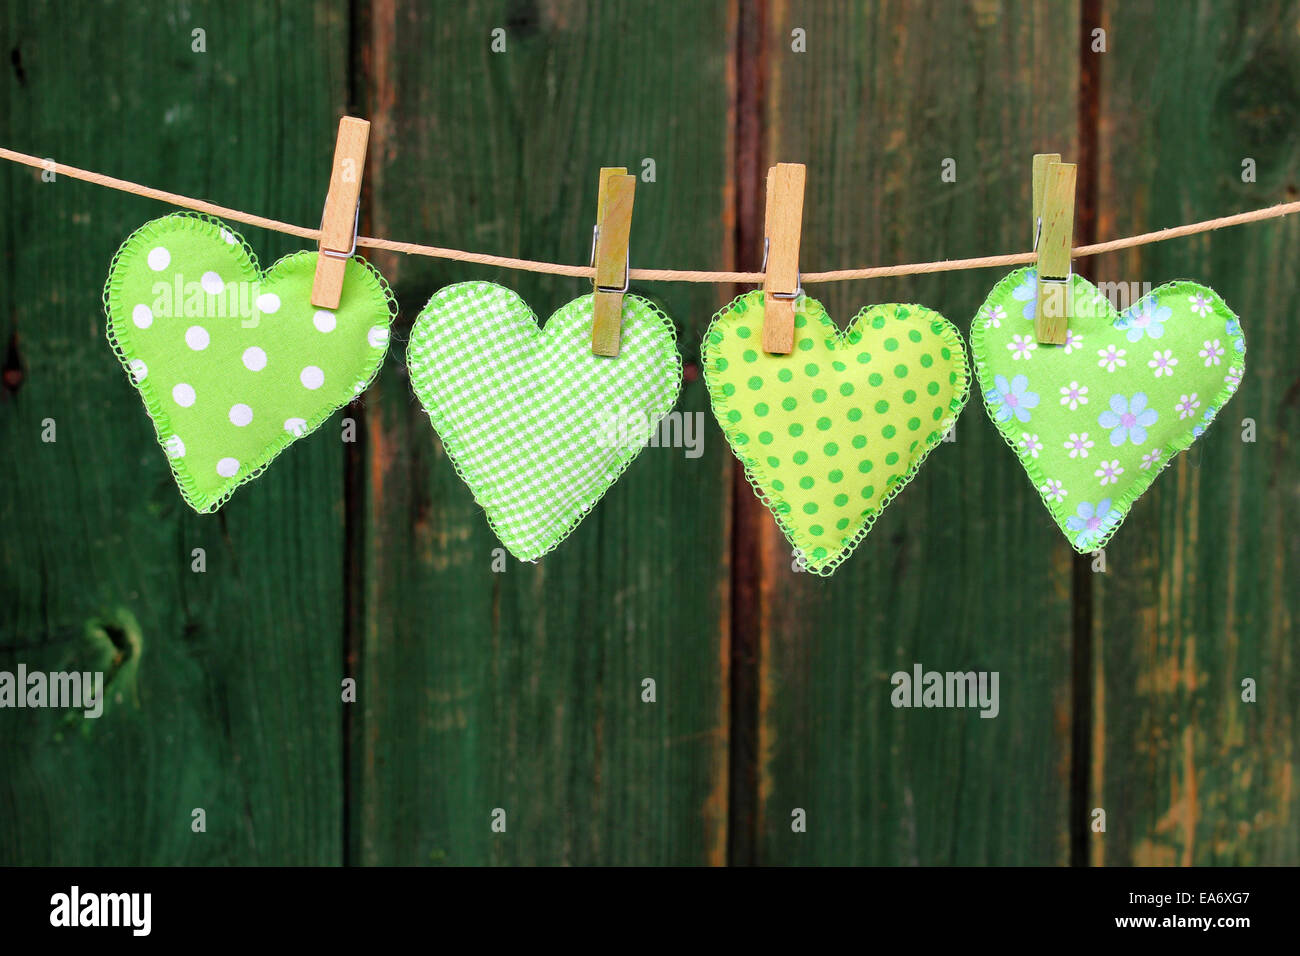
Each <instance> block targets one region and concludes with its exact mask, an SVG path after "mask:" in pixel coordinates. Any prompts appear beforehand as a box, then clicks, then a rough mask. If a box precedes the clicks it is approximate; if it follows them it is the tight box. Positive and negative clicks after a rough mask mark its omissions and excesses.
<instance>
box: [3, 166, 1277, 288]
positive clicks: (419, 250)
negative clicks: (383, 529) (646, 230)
mask: <svg viewBox="0 0 1300 956" xmlns="http://www.w3.org/2000/svg"><path fill="white" fill-rule="evenodd" d="M0 159H7V160H9V161H10V162H14V163H21V164H23V165H26V166H33V167H35V168H37V169H46V170H52V171H53V172H54V173H56V174H57V175H61V176H67V177H68V178H69V179H79V180H82V181H83V182H88V183H94V184H95V185H97V186H106V187H108V188H109V189H117V190H120V191H121V192H125V193H131V194H132V195H135V196H144V197H146V198H148V199H157V200H158V201H159V202H165V203H169V204H170V205H173V206H180V207H182V208H184V209H193V210H195V211H197V212H205V213H208V214H210V215H213V216H218V217H220V218H222V219H229V220H231V221H233V222H241V223H244V224H245V225H249V226H257V227H258V228H260V229H269V230H271V231H272V232H282V233H285V234H287V235H290V236H297V237H299V238H301V239H310V240H313V241H316V242H319V241H320V230H319V229H309V228H308V227H306V226H295V225H293V224H292V223H287V222H280V221H279V220H278V219H267V218H266V217H265V216H257V215H254V214H253V213H248V212H244V211H242V210H240V209H230V208H229V207H226V206H218V205H217V204H216V203H210V202H206V201H204V200H202V199H194V198H192V197H190V196H182V195H180V194H179V193H172V192H167V191H166V190H165V189H155V188H154V187H153V186H142V185H140V184H139V183H133V182H130V181H129V180H125V179H117V178H116V177H113V176H106V175H104V174H103V173H96V172H92V171H90V170H86V169H78V168H77V167H76V166H68V165H66V164H64V163H56V162H52V161H50V160H48V159H43V158H41V157H39V156H31V155H29V154H27V153H20V152H17V151H16V150H12V149H5V148H4V147H2V146H0ZM1293 212H1300V202H1289V203H1279V204H1278V205H1275V206H1266V207H1264V208H1263V209H1256V210H1253V211H1251V212H1242V213H1237V214H1236V215H1233V216H1222V217H1220V218H1218V219H1206V220H1204V221H1202V222H1191V223H1187V224H1186V225H1182V226H1172V227H1170V228H1168V229H1158V230H1156V231H1155V232H1144V233H1142V234H1141V235H1138V236H1128V237H1127V238H1124V239H1112V240H1110V241H1109V242H1098V243H1094V244H1092V245H1088V246H1075V247H1074V248H1073V249H1071V250H1070V255H1071V256H1072V257H1073V258H1075V259H1082V258H1083V257H1085V256H1096V255H1101V254H1102V253H1104V252H1115V251H1117V250H1120V249H1131V248H1133V247H1134V246H1145V245H1148V244H1149V243H1153V242H1164V241H1165V240H1167V239H1179V238H1181V237H1183V236H1193V235H1196V234H1198V233H1202V232H1210V231H1212V230H1215V229H1223V228H1225V227H1228V226H1241V225H1245V224H1246V223H1250V222H1261V221H1263V220H1265V219H1278V218H1281V217H1282V216H1287V215H1290V214H1291V213H1293ZM357 245H358V246H364V247H365V248H368V249H384V250H387V251H389V252H402V253H406V254H407V255H413V256H428V257H430V258H432V259H450V260H453V261H455V262H469V263H473V264H474V265H483V266H497V267H499V268H502V269H515V270H518V271H521V272H544V273H547V274H549V275H558V276H572V277H574V278H578V279H590V278H593V276H594V275H595V270H594V269H593V268H591V267H590V266H570V265H564V264H562V263H558V262H538V261H536V260H533V259H514V258H511V257H509V256H493V255H488V254H486V253H482V252H466V251H465V250H463V249H444V248H441V247H439V246H424V245H420V244H419V243H415V242H399V241H397V240H395V239H375V238H371V237H369V236H358V237H357ZM1037 259H1038V254H1037V253H1035V252H1017V253H1012V254H1010V255H1002V256H980V257H977V258H974V259H941V260H939V261H937V262H911V263H906V264H903V265H896V266H873V267H870V268H866V269H837V270H834V271H831V272H805V273H804V274H803V275H802V277H801V278H802V281H803V282H846V281H848V280H850V279H880V278H885V277H886V276H908V275H921V274H926V273H932V272H956V271H960V270H964V269H994V268H999V267H1002V268H1005V267H1007V266H1019V265H1025V264H1026V263H1030V262H1035V261H1037ZM630 276H631V278H632V279H638V280H641V281H649V282H727V283H743V282H754V283H761V282H762V281H763V273H761V272H703V271H698V270H693V269H632V270H630Z"/></svg>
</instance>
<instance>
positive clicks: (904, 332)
mask: <svg viewBox="0 0 1300 956" xmlns="http://www.w3.org/2000/svg"><path fill="white" fill-rule="evenodd" d="M794 325H795V344H794V350H793V351H792V352H791V353H790V354H789V355H769V354H767V353H766V352H764V351H763V347H762V344H761V343H762V338H763V293H762V292H761V291H755V292H750V293H747V294H745V295H742V296H740V297H739V298H737V299H736V300H735V301H733V302H732V303H731V304H730V305H728V306H727V307H726V308H725V309H723V310H722V311H721V312H719V313H718V314H717V315H716V316H715V317H714V319H713V323H712V324H711V325H710V326H709V330H708V332H707V333H706V334H705V337H704V350H703V362H704V378H705V382H706V383H707V384H708V387H709V396H710V398H711V400H712V404H713V414H714V415H716V416H717V419H718V424H719V425H721V426H722V432H723V434H724V435H726V436H727V441H728V442H729V443H730V444H731V449H732V451H733V452H735V455H736V457H737V458H738V459H740V461H741V463H742V464H743V465H744V466H745V474H746V476H747V477H748V478H749V481H750V484H752V485H753V486H754V488H755V490H756V492H757V493H758V496H759V497H760V498H761V499H762V500H763V502H764V504H766V505H767V506H768V508H770V509H771V511H772V514H773V515H774V516H775V518H776V522H777V524H778V525H779V526H780V528H781V531H782V532H783V533H784V534H785V536H786V539H787V540H789V542H790V544H791V546H793V547H794V548H795V550H796V551H797V552H798V553H799V554H800V555H801V556H802V558H803V560H804V563H805V565H806V567H807V568H808V569H809V570H810V571H812V572H814V573H816V574H821V575H828V574H830V573H831V572H833V571H834V570H835V568H837V567H838V566H839V564H840V562H842V561H843V560H844V559H845V558H847V557H848V556H849V554H850V553H852V551H853V549H854V548H855V547H857V545H858V542H860V541H861V540H862V538H863V537H865V535H866V533H867V532H868V531H869V530H870V529H871V524H872V522H874V521H875V519H876V516H877V515H879V514H880V512H881V511H883V510H884V508H885V506H886V505H888V504H889V502H890V501H891V500H892V499H893V497H894V496H895V495H896V494H898V493H899V491H901V490H902V489H903V487H904V486H905V485H906V484H907V483H908V482H909V481H911V480H912V477H913V476H914V475H915V474H916V471H917V469H918V468H919V467H920V466H921V463H922V462H923V461H925V458H926V456H927V455H928V454H929V453H930V451H931V450H932V449H933V448H934V446H935V445H937V444H939V442H941V441H942V440H943V436H944V434H945V433H946V432H947V431H948V430H949V429H950V428H951V427H952V425H953V423H954V422H955V421H956V420H957V415H958V414H959V413H960V412H961V410H962V407H963V406H964V405H965V404H966V398H967V395H968V393H969V390H970V374H969V370H968V368H967V365H966V350H965V349H964V347H963V344H962V340H961V336H960V335H959V334H958V332H957V330H956V329H955V328H954V327H953V325H952V324H951V323H950V322H948V321H947V320H945V319H944V318H943V316H941V315H939V313H937V312H934V311H933V310H931V309H927V308H925V307H923V306H919V305H873V306H868V307H867V308H864V309H863V310H862V311H861V312H859V313H858V315H857V317H856V318H855V319H854V320H853V322H852V324H851V325H850V326H849V328H848V330H847V331H845V332H842V333H841V332H839V331H837V330H836V328H835V323H834V322H832V321H831V319H830V317H829V316H828V315H827V314H826V310H825V309H824V308H822V305H821V303H820V302H818V301H817V300H816V299H811V298H808V297H807V296H801V297H800V298H799V300H798V301H797V303H796V306H795V321H794Z"/></svg>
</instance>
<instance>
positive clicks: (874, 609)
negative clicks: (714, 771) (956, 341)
mask: <svg viewBox="0 0 1300 956" xmlns="http://www.w3.org/2000/svg"><path fill="white" fill-rule="evenodd" d="M1077 18H1078V14H1077V9H1076V8H1075V6H1074V5H1073V4H1070V3H1061V4H1051V5H1042V4H1035V3H1028V2H1026V3H1001V4H993V3H976V4H969V3H938V4H925V5H924V6H922V5H912V4H903V3H855V4H833V5H832V4H816V3H774V4H773V5H772V8H771V14H770V29H771V35H770V39H769V49H770V50H771V51H772V52H771V53H770V55H769V57H768V58H767V63H768V65H769V68H770V69H771V70H772V74H771V75H770V76H769V77H768V83H769V89H770V91H771V92H770V94H769V96H768V108H769V113H768V124H769V128H770V130H771V135H770V139H769V143H768V161H770V162H774V161H777V160H797V161H806V162H807V163H808V164H809V166H810V168H811V169H813V170H815V171H816V174H815V175H813V176H810V179H809V187H808V196H807V202H806V211H805V215H804V245H803V252H802V258H803V262H804V266H805V268H808V269H812V268H814V267H816V268H824V267H831V266H839V265H841V264H845V263H854V264H861V263H890V262H908V261H915V260H926V259H936V258H941V257H944V256H963V255H974V254H977V253H978V252H983V251H987V250H990V249H1016V248H1023V247H1024V246H1025V244H1026V237H1025V235H1024V225H1023V224H1024V221H1025V217H1026V215H1027V214H1028V211H1029V209H1030V206H1031V201H1032V197H1031V175H1030V161H1031V157H1032V155H1033V154H1034V152H1035V151H1041V150H1043V149H1044V148H1045V147H1051V148H1054V149H1056V150H1059V151H1061V152H1063V153H1067V154H1069V153H1071V152H1072V151H1073V148H1074V137H1075V133H1074V109H1075V101H1074V98H1073V92H1072V91H1073V90H1074V89H1075V88H1076V75H1075V69H1074V64H1073V62H1072V61H1071V60H1070V58H1068V57H1061V56H1059V55H1057V54H1058V48H1065V49H1070V48H1072V47H1070V46H1069V44H1070V42H1071V38H1073V37H1074V36H1076V31H1077V23H1076V21H1077ZM795 28H802V29H804V30H805V31H806V37H807V44H808V52H807V53H804V54H799V53H794V52H791V31H792V30H793V29H795ZM952 76H960V77H961V82H951V80H950V79H949V78H950V77H952ZM1044 82H1048V83H1050V85H1051V88H1052V89H1053V90H1054V91H1057V92H1058V94H1059V95H1058V96H1055V97H1053V98H1050V99H1046V100H1045V99H1044V98H1042V97H1040V96H1037V95H1036V87H1037V84H1039V83H1044ZM991 90H996V91H997V93H996V95H990V92H989V91H991ZM945 159H954V160H955V161H956V164H957V165H956V172H957V180H956V182H955V183H945V182H942V181H941V178H940V177H941V173H942V171H943V165H942V164H943V161H944V160H945ZM997 278H998V276H997V275H995V274H992V273H989V272H987V271H981V272H964V273H953V274H949V275H945V276H941V277H924V278H914V279H894V280H887V281H880V282H870V283H845V284H841V285H835V286H826V287H821V286H819V287H817V288H815V289H813V290H811V291H812V294H813V295H815V296H817V297H820V298H822V301H823V302H824V303H825V304H826V305H827V307H828V309H829V311H830V314H831V315H832V317H833V318H835V319H836V320H837V322H838V323H839V324H840V325H841V327H843V326H844V325H845V324H847V323H848V321H849V320H850V319H851V318H852V317H853V315H854V314H856V312H857V311H858V309H859V308H860V307H862V306H864V305H867V304H870V303H873V302H918V303H922V304H924V305H927V306H929V307H932V308H935V309H937V310H939V311H940V312H941V313H943V314H944V315H946V316H947V317H948V318H950V319H951V320H952V321H953V322H954V323H955V324H956V325H957V326H958V328H959V329H961V330H962V331H963V333H964V332H965V331H966V330H967V328H968V327H969V323H970V318H971V315H972V314H973V313H974V311H975V309H976V308H977V306H978V304H979V303H980V302H981V301H983V298H984V296H985V295H986V294H987V290H988V289H989V288H990V287H991V286H992V284H993V283H994V282H995V281H996V279H997ZM956 434H957V440H956V441H955V442H954V443H951V444H944V445H941V446H940V447H939V448H937V449H936V450H935V452H934V454H933V455H932V456H931V457H930V458H929V459H928V461H927V462H926V465H925V467H924V469H923V470H922V471H921V472H920V473H919V474H918V476H917V477H916V479H915V480H914V481H913V482H912V484H911V485H910V486H909V487H908V488H907V489H906V490H904V491H903V493H902V494H901V495H900V496H899V499H898V500H897V501H896V502H895V503H894V504H893V505H892V506H891V507H890V508H889V509H888V510H886V511H885V512H884V514H883V515H882V516H881V518H880V519H879V520H878V521H877V522H876V524H875V527H874V529H873V530H872V532H871V534H870V535H869V536H868V538H867V540H866V541H865V543H864V544H863V545H862V547H861V548H860V549H859V551H858V552H857V553H856V554H855V555H854V557H853V558H852V559H851V560H850V561H848V562H846V563H845V565H844V566H843V567H841V568H840V569H839V570H838V571H837V572H836V574H835V576H834V577H833V578H830V579H828V580H822V579H818V578H815V577H813V576H812V575H808V574H800V573H795V572H793V571H792V570H791V556H790V553H789V549H788V548H787V547H786V546H785V544H784V542H783V541H782V540H781V538H780V536H779V535H778V534H777V532H776V530H775V526H774V524H772V523H771V522H768V523H766V524H765V525H764V527H765V529H766V539H765V540H766V551H765V567H764V573H763V577H764V585H763V591H764V608H765V612H764V614H765V626H764V631H763V636H762V642H761V661H762V664H761V671H762V684H761V688H760V692H761V702H760V707H761V713H760V760H761V764H760V770H761V776H760V798H761V801H762V808H763V809H762V817H763V819H762V821H761V825H760V839H761V852H760V854H759V856H760V860H761V861H762V862H767V863H813V862H817V863H841V864H843V863H873V864H914V863H921V864H934V863H943V864H979V863H1038V864H1043V863H1059V862H1063V861H1064V860H1065V858H1066V853H1067V841H1066V810H1067V802H1068V801H1067V771H1068V761H1069V745H1068V729H1069V718H1070V694H1069V670H1068V668H1069V646H1070V643H1069V641H1070V624H1069V620H1070V618H1069V610H1070V604H1069V602H1070V558H1069V551H1068V547H1067V546H1066V544H1065V542H1064V541H1063V540H1062V539H1061V537H1060V536H1059V534H1057V533H1056V531H1055V529H1054V527H1053V525H1052V522H1051V521H1050V520H1049V519H1048V517H1047V516H1046V515H1045V514H1043V513H1042V509H1041V505H1040V504H1039V502H1038V497H1037V494H1036V492H1035V491H1034V489H1033V488H1032V487H1031V486H1030V483H1029V481H1028V480H1026V478H1025V475H1024V473H1023V471H1022V470H1021V468H1020V466H1019V463H1018V462H1017V461H1016V458H1015V456H1014V455H1013V454H1011V453H1010V452H1009V451H1008V449H1007V448H1006V447H1005V446H1004V445H1003V444H1002V442H1001V439H1000V438H999V437H998V434H997V432H996V431H995V430H994V428H993V427H992V425H991V424H990V423H989V422H988V420H987V417H986V416H985V414H984V412H983V410H982V409H981V408H980V398H979V395H978V392H977V390H973V392H972V395H971V400H970V404H969V405H968V406H967V409H966V412H965V414H964V415H963V416H962V417H961V419H960V420H959V422H958V424H957V429H956ZM917 662H919V663H921V664H922V665H924V667H925V668H927V669H934V670H940V671H949V670H951V671H966V670H989V671H999V672H1000V674H1001V713H1000V715H999V716H998V717H997V718H996V719H992V720H988V719H981V718H979V717H978V716H977V713H976V712H975V711H952V710H903V709H895V708H893V707H892V706H891V705H890V691H891V690H892V687H891V684H890V675H891V674H892V673H894V672H896V671H900V670H903V671H909V672H910V671H911V669H912V666H913V664H914V663H917ZM799 808H801V809H804V810H805V811H806V812H807V821H808V823H807V827H808V829H807V832H806V833H796V832H793V830H792V813H793V812H794V811H795V810H796V809H799Z"/></svg>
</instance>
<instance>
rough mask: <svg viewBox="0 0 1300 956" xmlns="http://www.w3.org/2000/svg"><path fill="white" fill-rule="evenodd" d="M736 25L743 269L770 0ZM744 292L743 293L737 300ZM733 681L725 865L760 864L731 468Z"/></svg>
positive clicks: (749, 558) (755, 220) (743, 513)
mask: <svg viewBox="0 0 1300 956" xmlns="http://www.w3.org/2000/svg"><path fill="white" fill-rule="evenodd" d="M739 4H740V6H739V10H738V16H737V18H736V47H735V51H734V53H733V55H734V57H735V60H736V89H735V94H734V95H735V108H734V110H733V111H732V115H733V116H734V117H735V124H736V128H735V129H734V130H733V131H732V135H733V142H735V143H736V144H737V145H736V151H735V168H734V169H733V170H732V176H733V178H734V181H735V196H736V200H735V202H736V218H735V243H734V245H735V249H736V260H737V262H738V263H741V264H742V265H741V268H742V269H745V270H750V269H757V268H758V267H759V264H760V263H759V255H758V249H759V247H760V245H761V242H762V235H761V234H760V233H759V228H760V227H759V223H760V222H761V214H762V210H761V209H760V208H759V203H758V197H759V196H761V195H762V194H763V192H764V189H763V141H764V133H765V119H766V117H765V115H764V112H763V93H764V90H763V85H764V79H765V77H764V72H763V54H764V51H765V48H766V34H767V3H766V0H739ZM742 291H745V290H744V289H741V288H739V287H737V288H736V289H735V290H733V295H738V294H740V292H742ZM731 484H732V491H731V562H730V564H731V589H730V595H731V606H730V608H729V614H730V618H731V623H730V631H731V681H730V699H731V707H730V710H731V713H730V725H731V727H730V740H729V741H728V747H727V865H728V866H752V865H754V864H756V863H757V862H759V860H758V843H759V841H758V829H759V809H760V808H759V806H758V800H759V793H758V772H759V766H758V761H759V700H758V695H759V667H760V666H761V662H760V661H759V647H760V642H759V636H760V628H761V627H762V620H763V617H762V608H761V607H760V601H761V589H760V581H761V577H762V570H763V569H762V560H761V553H762V549H761V544H762V542H761V540H760V534H761V528H760V522H761V521H762V520H763V513H762V508H761V506H760V504H759V502H758V499H757V498H755V496H754V492H753V489H752V488H750V486H749V483H748V481H746V479H745V476H744V473H743V471H742V470H741V469H740V468H739V467H738V466H737V463H736V462H735V461H734V460H733V461H732V463H731Z"/></svg>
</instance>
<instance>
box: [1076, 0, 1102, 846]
mask: <svg viewBox="0 0 1300 956" xmlns="http://www.w3.org/2000/svg"><path fill="white" fill-rule="evenodd" d="M1102 3H1103V0H1081V3H1080V5H1079V48H1078V50H1079V99H1078V113H1077V118H1076V124H1077V138H1078V159H1077V163H1078V169H1079V181H1078V184H1077V187H1076V192H1075V218H1074V225H1075V240H1076V241H1077V242H1082V243H1093V242H1096V241H1097V183H1098V180H1099V172H1100V171H1099V170H1098V168H1097V162H1098V158H1099V155H1100V154H1099V149H1098V146H1099V138H1100V122H1101V115H1100V114H1101V80H1100V76H1099V73H1100V71H1101V61H1100V59H1099V58H1098V57H1097V55H1096V54H1095V53H1093V52H1092V33H1091V31H1092V29H1093V28H1094V27H1096V26H1099V25H1100V23H1101V17H1102ZM1076 271H1078V272H1079V273H1080V274H1081V275H1083V276H1084V277H1085V278H1087V279H1089V280H1091V279H1092V278H1094V277H1093V275H1092V272H1093V269H1092V260H1090V259H1089V260H1084V261H1083V262H1082V263H1080V264H1079V266H1078V267H1077V268H1076ZM1071 554H1072V564H1071V575H1070V578H1071V581H1070V585H1071V587H1070V590H1071V604H1072V607H1071V615H1070V619H1071V620H1070V624H1071V627H1070V644H1071V648H1070V651H1071V652H1070V669H1071V673H1070V695H1071V700H1070V795H1069V808H1068V812H1069V815H1070V816H1069V821H1068V828H1067V829H1068V833H1069V841H1070V857H1069V860H1070V865H1071V866H1088V865H1089V862H1090V861H1089V834H1090V832H1091V830H1090V827H1089V820H1090V816H1089V803H1090V802H1091V801H1090V787H1091V783H1092V767H1093V760H1094V754H1093V752H1092V748H1093V746H1094V741H1093V739H1092V723H1093V711H1092V708H1093V699H1092V695H1093V670H1092V669H1093V659H1092V657H1093V639H1092V638H1093V634H1092V628H1093V601H1094V594H1093V586H1092V585H1093V575H1092V559H1091V558H1090V557H1089V556H1088V555H1081V554H1074V553H1073V552H1071Z"/></svg>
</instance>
